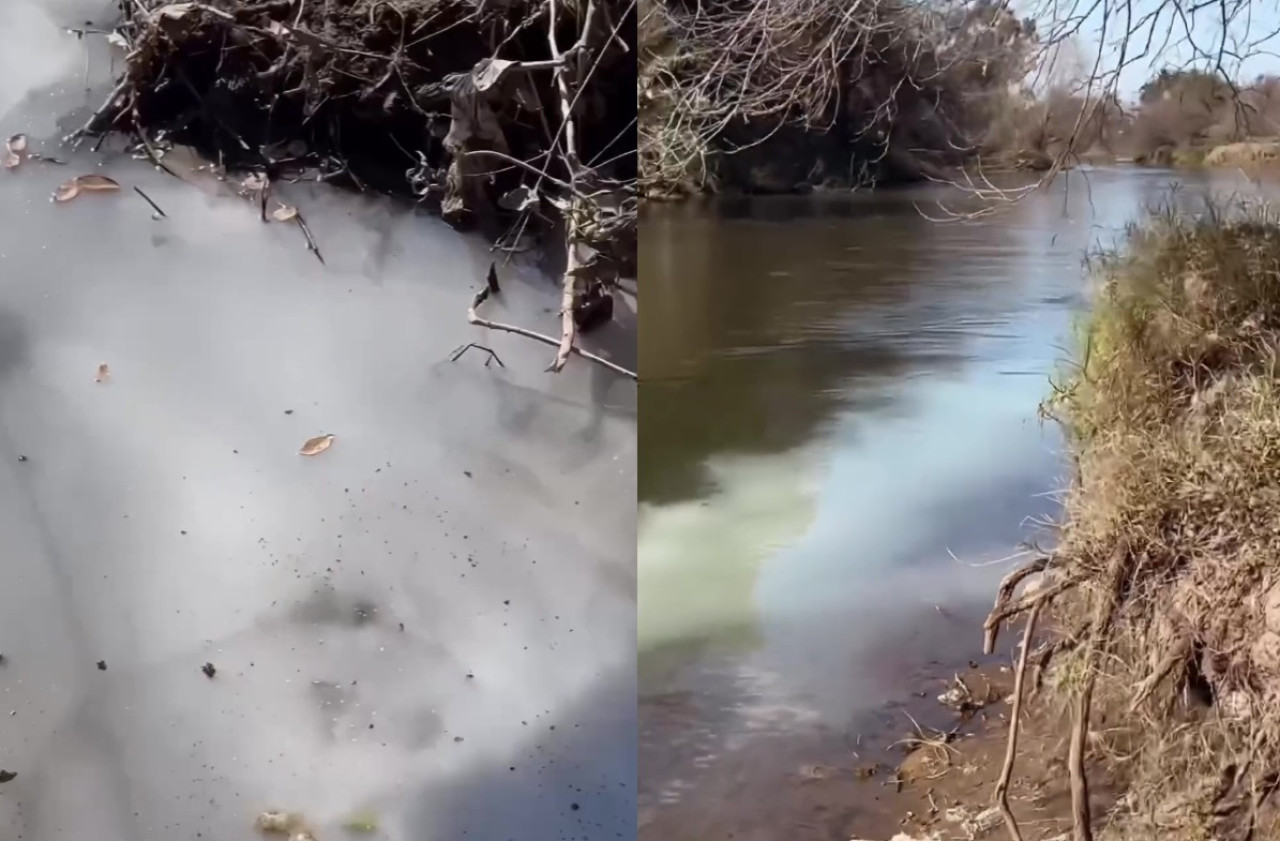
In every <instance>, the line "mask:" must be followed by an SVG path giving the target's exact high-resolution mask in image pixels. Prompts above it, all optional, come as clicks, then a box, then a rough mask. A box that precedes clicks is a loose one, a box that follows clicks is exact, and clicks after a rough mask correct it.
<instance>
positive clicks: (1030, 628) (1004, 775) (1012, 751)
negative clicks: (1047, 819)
mask: <svg viewBox="0 0 1280 841" xmlns="http://www.w3.org/2000/svg"><path fill="white" fill-rule="evenodd" d="M1043 606H1044V600H1043V599H1038V600H1037V601H1036V603H1035V604H1033V605H1032V606H1031V612H1030V613H1028V614H1027V628H1026V630H1025V631H1023V632H1022V651H1021V652H1020V653H1019V654H1018V670H1017V671H1016V672H1015V673H1014V678H1013V710H1012V711H1011V712H1010V714H1009V741H1008V743H1007V744H1006V747H1005V753H1004V766H1003V767H1002V768H1001V770H1000V779H999V780H998V781H997V782H996V790H995V801H996V806H998V807H999V808H1000V815H1001V817H1003V818H1004V825H1005V828H1006V829H1007V830H1008V831H1009V838H1010V841H1022V830H1021V829H1019V828H1018V820H1017V818H1015V817H1014V816H1013V810H1012V809H1010V808H1009V781H1010V779H1011V778H1012V776H1013V763H1014V760H1015V759H1016V758H1017V756H1018V730H1019V726H1020V724H1021V716H1022V694H1023V692H1024V690H1025V683H1026V676H1027V659H1028V654H1029V652H1030V651H1031V640H1032V639H1033V638H1034V636H1035V632H1036V620H1038V619H1039V618H1040V608H1041V607H1043Z"/></svg>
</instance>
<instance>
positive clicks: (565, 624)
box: [0, 0, 636, 841]
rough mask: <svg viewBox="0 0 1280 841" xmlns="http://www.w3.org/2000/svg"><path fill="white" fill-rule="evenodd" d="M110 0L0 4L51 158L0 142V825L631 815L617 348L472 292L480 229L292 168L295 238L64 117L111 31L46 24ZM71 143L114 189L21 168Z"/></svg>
mask: <svg viewBox="0 0 1280 841" xmlns="http://www.w3.org/2000/svg"><path fill="white" fill-rule="evenodd" d="M109 5H110V4H108V3H104V2H98V3H84V2H68V0H48V2H46V0H13V2H11V3H8V4H6V7H5V11H4V17H5V21H4V24H3V25H2V26H0V71H2V75H3V76H4V80H5V83H4V85H3V86H0V136H7V135H9V134H12V133H15V132H27V133H28V134H29V135H30V139H31V140H30V142H31V147H32V148H33V149H35V150H38V151H41V152H44V153H47V154H55V155H58V156H60V157H62V158H64V159H65V160H66V162H67V163H66V165H64V166H56V165H52V164H41V163H39V162H37V161H32V160H29V161H27V162H25V163H23V164H22V165H21V166H19V167H18V168H17V169H14V170H10V171H0V532H2V533H3V535H4V553H3V560H2V561H0V653H3V655H4V657H3V660H0V768H2V769H4V770H5V771H9V772H16V773H17V777H16V778H15V779H13V780H12V781H8V782H5V783H4V784H3V785H0V837H3V838H6V839H27V841H64V840H65V841H83V840H84V839H90V838H92V839H95V840H96V841H144V840H146V841H175V839H199V838H215V839H233V838H250V837H253V829H252V824H253V820H254V817H255V816H256V815H257V813H258V812H260V811H261V810H264V809H269V808H274V809H285V810H292V811H297V812H299V813H301V814H302V815H304V816H305V817H306V818H307V819H308V820H309V821H310V822H312V823H313V825H314V826H315V828H316V834H317V837H319V838H320V839H322V841H326V840H327V839H333V838H339V837H345V833H344V832H343V830H342V829H341V828H340V825H341V824H342V823H343V822H344V821H346V820H348V819H349V818H351V817H353V816H355V817H359V818H366V817H369V816H372V817H373V818H374V819H375V820H376V823H377V825H378V830H377V832H376V833H375V834H374V835H373V836H372V837H375V838H386V839H415V841H459V839H478V841H502V840H503V839H509V838H510V839H515V838H519V839H530V841H555V840H557V839H565V838H592V839H596V838H599V839H612V838H627V837H632V838H633V837H634V835H635V828H634V827H635V805H634V804H635V775H636V730H635V716H636V685H635V665H634V664H635V627H636V626H635V615H636V614H635V586H636V585H635V567H634V557H635V555H634V551H635V482H636V479H635V475H636V474H635V445H636V431H635V413H636V389H635V385H634V383H632V382H630V381H628V380H625V379H621V378H618V377H616V376H614V375H612V374H610V373H608V372H607V371H605V370H604V369H603V368H600V367H599V366H592V365H589V364H588V363H586V362H584V361H583V360H581V359H576V358H575V359H573V360H571V361H570V363H569V365H568V367H567V368H566V370H565V371H564V372H563V373H562V374H561V375H558V376H557V375H551V374H547V373H544V372H543V369H544V368H545V366H546V364H547V362H548V361H549V359H550V354H551V349H549V348H546V347H544V346H542V345H538V344H534V343H531V342H528V341H527V340H524V339H521V338H519V337H516V336H511V335H508V334H501V335H487V334H485V333H484V332H483V331H481V330H479V328H473V327H471V326H469V325H468V324H467V323H466V318H465V314H466V310H467V306H468V304H469V303H470V300H471V297H472V295H473V294H474V292H475V290H476V289H477V288H478V285H479V284H480V283H482V282H483V277H484V273H485V270H486V269H487V267H488V265H489V262H490V260H491V259H492V255H491V254H490V253H489V251H488V249H487V248H486V247H485V245H484V244H483V243H481V242H478V241H475V240H472V239H468V238H464V237H462V236H460V235H458V234H457V233H455V232H453V231H452V230H450V229H448V228H447V227H445V226H444V225H442V224H440V223H438V222H435V221H432V220H431V219H429V218H427V217H425V216H423V215H420V214H417V213H414V212H412V211H411V210H409V209H402V208H396V207H393V206H391V205H389V204H388V203H387V202H384V201H381V200H376V199H372V198H364V197H360V196H354V195H349V194H344V193H339V192H336V191H334V190H330V189H327V188H320V187H315V186H314V185H312V186H311V187H307V186H305V185H284V186H283V187H282V188H281V190H282V192H281V198H283V199H284V200H286V201H289V202H291V203H294V204H296V205H298V206H299V207H300V208H301V209H302V211H303V213H304V214H305V216H306V219H307V222H308V224H309V225H310V227H311V228H312V230H313V231H314V233H315V237H316V240H317V243H318V245H319V247H320V249H321V250H322V252H323V254H324V257H325V261H326V262H325V264H324V265H321V263H320V262H319V261H318V260H316V259H315V257H314V255H312V254H311V253H310V252H309V251H308V250H307V247H306V244H305V240H304V238H303V236H302V233H301V231H300V230H299V228H298V226H297V225H295V224H276V223H273V224H269V225H267V224H263V223H262V222H261V221H260V220H259V218H258V213H257V210H256V208H255V207H254V206H252V205H251V204H250V203H249V202H247V201H245V200H243V199H241V198H238V197H237V196H236V195H235V194H234V191H233V190H232V189H231V188H230V186H229V185H228V184H225V183H221V182H218V181H217V180H216V179H215V178H213V177H211V176H209V175H207V174H206V175H203V176H201V175H198V174H196V173H193V172H191V170H190V166H189V162H180V161H177V160H175V167H176V168H178V169H180V170H182V171H183V172H184V175H186V176H189V177H190V181H191V183H183V182H182V181H178V180H175V179H173V178H170V177H167V176H165V175H164V174H162V173H159V172H156V171H154V170H153V169H152V168H151V167H150V166H149V165H147V164H144V163H140V162H138V161H135V160H132V159H131V158H130V157H129V156H128V155H127V154H124V153H122V150H121V144H120V143H119V142H118V141H114V140H109V141H108V142H107V143H106V144H104V145H103V147H102V148H101V150H100V151H97V152H95V151H92V150H91V149H90V148H89V146H90V145H91V144H86V145H85V147H84V148H81V149H80V150H78V151H71V150H68V149H65V148H62V147H60V146H59V144H58V138H59V137H61V136H62V135H63V134H65V133H66V132H67V131H68V130H69V129H70V128H71V127H73V126H76V125H80V124H82V123H83V122H84V120H85V118H86V117H87V116H88V113H89V112H90V111H91V110H92V109H93V108H96V107H97V105H98V104H99V103H100V102H101V101H102V98H103V96H104V94H105V89H104V88H103V83H104V82H105V81H106V80H105V78H104V74H105V73H106V72H107V68H108V67H109V66H110V62H111V57H110V56H109V55H108V53H107V51H106V44H105V43H104V42H103V40H102V39H101V38H96V39H95V38H89V39H86V40H84V41H81V40H78V39H77V38H75V37H74V36H72V35H68V34H67V33H65V32H63V31H62V30H61V29H60V27H59V24H69V25H77V26H81V25H83V24H84V21H86V20H97V21H99V22H103V21H105V20H107V19H108V15H107V14H106V7H108V6H109ZM117 60H118V59H117ZM86 69H87V70H88V72H89V84H90V87H91V88H92V90H91V91H89V92H86V91H85V88H84V82H85V75H84V74H85V72H86ZM87 172H98V173H103V174H108V175H110V176H111V177H113V178H115V179H117V180H118V181H119V182H121V184H122V185H123V189H122V190H120V191H118V192H114V193H92V194H85V195H82V196H80V197H79V198H76V199H75V200H73V201H71V202H68V203H66V204H54V203H52V202H51V201H50V196H51V194H52V193H53V191H54V188H55V187H56V186H57V185H58V184H59V183H60V182H61V181H63V180H64V179H66V178H68V177H70V176H72V175H79V174H83V173H87ZM134 186H138V187H140V188H142V189H143V190H144V191H145V192H146V193H147V194H148V195H149V196H150V197H151V198H152V199H153V200H154V201H155V202H156V204H158V205H159V206H160V207H161V208H163V210H164V211H165V213H166V214H167V218H162V219H153V218H152V210H151V208H150V207H149V206H148V205H147V204H146V202H145V201H144V200H143V199H142V197H140V196H139V195H138V194H137V193H135V192H134V191H133V189H132V188H133V187H134ZM499 271H500V274H501V276H502V280H503V285H502V295H501V300H498V301H494V302H492V303H491V304H490V306H492V307H493V309H492V310H491V311H490V314H491V316H492V317H494V318H498V319H502V320H507V321H513V322H516V323H519V324H522V325H524V326H526V327H531V328H533V329H538V330H541V331H544V332H545V331H550V332H553V333H554V332H556V330H557V328H556V323H557V317H556V315H555V311H556V308H557V303H558V292H557V289H556V285H555V283H554V282H552V281H549V280H547V279H546V278H543V277H541V276H540V275H538V274H537V272H536V271H534V270H533V269H532V268H530V267H527V266H516V265H509V266H503V267H500V269H499ZM622 309H623V310H626V308H625V307H624V308H622ZM628 317H629V316H628V314H627V312H621V313H620V314H619V318H620V320H621V321H623V322H625V321H626V320H627V318H628ZM632 321H633V319H632ZM471 341H475V342H481V343H483V344H485V345H487V346H489V347H491V348H492V349H493V350H494V351H496V352H497V353H498V354H499V356H500V358H501V359H502V361H503V362H504V363H505V367H500V366H499V365H497V364H489V365H486V357H485V356H484V355H483V354H481V353H479V352H474V351H473V352H468V353H467V354H466V355H464V356H463V357H462V358H460V359H458V360H457V361H456V362H451V361H450V359H449V357H450V354H451V352H452V351H453V350H454V349H455V348H457V347H458V346H460V345H462V344H464V343H467V342H471ZM601 343H602V344H610V343H611V344H612V345H613V347H612V348H611V349H610V348H607V347H599V346H597V347H595V348H594V349H596V350H597V352H603V353H612V354H613V355H614V357H615V358H616V359H617V360H618V361H619V362H620V363H622V364H624V365H627V366H628V367H632V368H634V365H635V351H634V340H633V339H631V338H629V337H628V336H627V335H626V324H625V323H622V324H619V325H615V326H613V327H610V328H608V329H606V331H604V333H603V336H602V339H601ZM628 346H629V347H630V349H628ZM103 363H105V364H107V365H108V366H109V376H108V377H106V378H105V381H103V382H97V381H96V379H97V378H98V370H99V365H100V364H103ZM321 433H334V434H336V436H337V437H336V439H335V442H334V444H333V446H332V447H331V448H330V449H329V450H328V451H326V452H324V453H322V454H320V455H318V456H316V457H314V458H304V457H302V456H300V455H299V454H298V450H299V447H300V446H301V444H302V442H303V441H304V440H306V439H308V438H310V437H312V436H316V435H320V434H321ZM206 663H210V664H212V665H213V666H214V668H215V669H216V671H215V673H214V675H213V676H212V677H206V675H205V674H204V673H202V667H203V666H204V664H206Z"/></svg>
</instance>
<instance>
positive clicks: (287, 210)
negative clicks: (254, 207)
mask: <svg viewBox="0 0 1280 841" xmlns="http://www.w3.org/2000/svg"><path fill="white" fill-rule="evenodd" d="M271 218H272V219H275V220H276V221H277V222H288V221H290V220H292V219H297V218H298V208H296V207H294V206H293V205H291V204H282V205H280V206H279V207H277V208H276V209H275V210H273V211H271Z"/></svg>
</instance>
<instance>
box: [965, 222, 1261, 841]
mask: <svg viewBox="0 0 1280 841" xmlns="http://www.w3.org/2000/svg"><path fill="white" fill-rule="evenodd" d="M1097 272H1098V280H1099V286H1098V289H1097V291H1096V300H1095V303H1094V307H1093V310H1092V312H1091V314H1090V316H1089V318H1088V320H1087V322H1086V323H1085V324H1084V325H1083V330H1082V335H1081V339H1080V341H1081V344H1080V358H1079V367H1078V369H1077V370H1076V371H1075V374H1074V375H1073V376H1072V377H1071V378H1070V379H1069V381H1068V382H1066V383H1064V384H1063V385H1062V386H1061V388H1060V389H1059V390H1058V391H1057V392H1056V394H1055V396H1054V398H1053V400H1052V401H1051V402H1050V403H1049V404H1048V409H1049V411H1050V412H1051V413H1052V414H1053V415H1054V416H1055V417H1057V418H1058V419H1060V420H1061V421H1062V422H1063V423H1064V425H1065V427H1066V428H1067V430H1068V432H1069V434H1070V437H1071V442H1072V444H1073V455H1074V457H1075V460H1076V465H1077V473H1078V475H1077V479H1076V482H1075V485H1074V487H1073V488H1072V490H1071V492H1070V494H1069V496H1068V500H1067V505H1066V509H1067V510H1066V513H1067V518H1066V521H1065V525H1064V527H1063V530H1062V533H1061V539H1060V544H1059V546H1058V547H1057V549H1056V550H1055V551H1054V552H1053V554H1052V555H1051V556H1050V557H1047V558H1042V559H1040V560H1038V561H1036V562H1035V563H1033V564H1032V565H1031V566H1029V567H1027V568H1025V569H1023V570H1020V571H1018V572H1015V573H1014V574H1012V575H1011V576H1010V577H1009V578H1008V579H1007V580H1006V582H1005V583H1004V585H1002V587H1001V589H1000V593H999V597H998V599H997V602H996V607H995V609H994V610H993V612H992V614H991V617H990V618H989V620H988V623H987V629H988V646H990V645H991V643H993V642H994V635H995V633H996V632H997V631H998V630H999V628H1000V626H1001V624H1002V623H1004V622H1006V621H1008V620H1010V619H1012V618H1013V617H1015V616H1018V615H1024V616H1027V617H1028V620H1027V621H1028V623H1029V624H1033V623H1034V622H1035V620H1036V618H1037V616H1038V614H1039V613H1040V612H1041V609H1042V608H1043V607H1044V606H1046V605H1048V606H1050V607H1051V614H1050V615H1051V616H1052V618H1053V623H1054V627H1053V631H1054V637H1055V639H1056V640H1057V643H1056V648H1055V651H1054V665H1053V668H1052V673H1053V675H1054V678H1053V686H1054V692H1055V694H1056V695H1057V696H1058V698H1059V699H1061V700H1062V701H1063V703H1064V704H1066V705H1067V706H1068V707H1069V709H1070V715H1071V720H1072V730H1071V735H1070V738H1069V739H1068V743H1069V748H1068V756H1067V767H1068V770H1069V772H1070V775H1071V789H1072V808H1073V824H1074V832H1073V836H1074V841H1090V839H1092V838H1094V837H1095V833H1096V835H1097V837H1101V838H1106V839H1134V841H1136V839H1144V841H1145V839H1151V838H1171V839H1209V838H1214V839H1233V841H1237V840H1238V839H1246V838H1275V837H1280V808H1278V805H1280V804H1278V802H1277V798H1276V790H1277V788H1278V787H1280V379H1278V377H1280V217H1277V216H1276V215H1275V214H1274V213H1273V212H1272V211H1270V210H1269V209H1267V208H1265V207H1239V208H1233V209H1232V211H1231V212H1230V213H1225V212H1220V211H1216V210H1209V211H1207V212H1206V213H1204V214H1203V215H1201V216H1200V217H1198V218H1195V219H1191V218H1186V217H1180V216H1177V215H1175V214H1173V213H1172V212H1170V213H1164V214H1159V215H1156V216H1155V217H1153V218H1152V219H1150V220H1148V222H1147V223H1145V224H1143V225H1141V226H1139V227H1134V228H1133V229H1132V230H1131V231H1130V232H1129V234H1128V237H1127V239H1126V241H1125V243H1124V245H1123V247H1122V248H1121V249H1120V250H1119V251H1117V252H1115V253H1111V254H1108V255H1106V256H1104V257H1102V258H1101V259H1099V261H1098V262H1097ZM1024 580H1030V581H1031V582H1032V584H1031V586H1029V587H1028V588H1026V589H1025V590H1024V591H1023V592H1022V593H1021V594H1018V595H1016V597H1015V593H1016V588H1017V587H1018V586H1019V584H1020V583H1022V582H1023V581H1024ZM1023 665H1025V658H1024V660H1023ZM1021 667H1023V666H1020V668H1021ZM1104 718H1105V719H1107V720H1108V721H1109V723H1108V724H1105V725H1104V724H1102V723H1101V722H1102V720H1103V719H1104ZM1016 735H1017V728H1016V725H1015V727H1014V728H1013V730H1012V737H1013V739H1015V740H1016ZM1099 756H1102V757H1105V760H1106V762H1107V765H1108V767H1109V768H1110V769H1112V770H1114V771H1115V772H1116V773H1117V776H1118V777H1119V778H1121V779H1123V780H1124V782H1125V785H1126V788H1127V793H1126V794H1125V796H1124V797H1123V798H1122V799H1121V802H1120V803H1119V805H1118V806H1117V807H1116V808H1115V809H1114V810H1113V811H1112V813H1111V814H1109V815H1107V816H1105V820H1104V819H1103V818H1104V816H1101V815H1096V814H1090V809H1089V806H1088V804H1089V792H1088V784H1089V780H1088V776H1087V774H1086V773H1085V768H1086V765H1085V762H1086V759H1096V758H1097V757H1099ZM1008 762H1009V763H1010V764H1015V763H1016V762H1017V754H1016V752H1015V751H1011V753H1010V756H1009V759H1008ZM1007 770H1008V769H1007V768H1006V771H1007ZM1003 779H1004V780H1005V781H1006V782H1007V780H1008V776H1007V774H1006V776H1005V777H1004V778H1003ZM1008 830H1009V835H1010V837H1011V838H1012V839H1015V841H1018V839H1020V838H1021V833H1020V829H1019V827H1018V825H1017V823H1016V821H1013V820H1012V816H1010V817H1009V820H1008Z"/></svg>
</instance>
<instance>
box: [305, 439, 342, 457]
mask: <svg viewBox="0 0 1280 841" xmlns="http://www.w3.org/2000/svg"><path fill="white" fill-rule="evenodd" d="M333 438H334V436H332V435H318V436H316V437H315V438H308V439H307V441H306V443H304V444H303V445H302V449H301V450H298V455H303V456H316V455H319V454H320V453H323V452H324V451H325V450H327V449H329V448H330V447H332V446H333Z"/></svg>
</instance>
